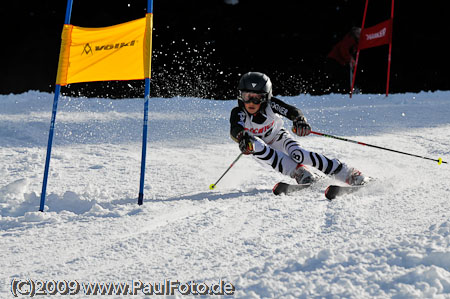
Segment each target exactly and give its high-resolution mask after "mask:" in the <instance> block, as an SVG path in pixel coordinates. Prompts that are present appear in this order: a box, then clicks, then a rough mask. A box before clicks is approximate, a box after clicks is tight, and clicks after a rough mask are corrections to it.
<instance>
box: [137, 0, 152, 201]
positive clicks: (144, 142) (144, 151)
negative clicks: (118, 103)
mask: <svg viewBox="0 0 450 299" xmlns="http://www.w3.org/2000/svg"><path fill="white" fill-rule="evenodd" d="M147 13H153V0H148V1H147ZM150 34H151V33H150ZM150 51H151V49H150ZM150 59H151V53H150ZM149 77H150V74H149ZM149 98H150V78H145V92H144V125H143V129H142V157H141V178H140V182H139V196H138V205H142V204H143V203H144V181H145V161H146V156H147V131H148V101H149Z"/></svg>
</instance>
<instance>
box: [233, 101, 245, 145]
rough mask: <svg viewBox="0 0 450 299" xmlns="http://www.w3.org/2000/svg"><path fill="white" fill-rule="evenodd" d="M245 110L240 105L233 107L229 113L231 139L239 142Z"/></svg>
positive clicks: (242, 130)
mask: <svg viewBox="0 0 450 299" xmlns="http://www.w3.org/2000/svg"><path fill="white" fill-rule="evenodd" d="M245 117H246V115H245V112H244V111H242V109H241V108H240V107H234V108H233V110H231V115H230V135H231V139H233V140H234V141H236V142H239V139H240V138H239V137H240V136H241V135H242V134H243V133H244V123H245Z"/></svg>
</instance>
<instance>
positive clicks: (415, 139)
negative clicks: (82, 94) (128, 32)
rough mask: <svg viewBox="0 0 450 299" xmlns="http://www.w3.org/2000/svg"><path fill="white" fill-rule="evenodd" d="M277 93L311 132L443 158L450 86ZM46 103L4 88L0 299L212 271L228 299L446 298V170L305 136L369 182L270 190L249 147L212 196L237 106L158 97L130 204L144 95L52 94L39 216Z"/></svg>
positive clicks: (226, 161) (274, 178)
mask: <svg viewBox="0 0 450 299" xmlns="http://www.w3.org/2000/svg"><path fill="white" fill-rule="evenodd" d="M282 99H283V100H286V101H287V102H289V103H291V104H295V105H296V106H297V107H299V108H301V109H302V110H303V111H304V113H305V115H306V116H307V118H308V120H309V121H310V123H311V124H312V126H313V129H314V130H316V131H319V132H324V133H329V134H334V135H338V136H345V137H347V138H351V139H355V140H360V141H363V142H366V143H371V144H376V145H379V146H384V147H388V148H392V149H397V150H400V151H406V152H410V153H414V154H418V155H423V156H427V157H431V158H433V159H437V158H439V157H442V159H443V160H444V161H448V160H449V158H450V150H449V148H450V116H449V115H450V92H434V93H431V92H421V93H418V94H394V95H390V96H389V97H388V98H386V97H384V96H381V95H355V96H354V97H353V99H349V98H348V97H346V96H341V95H328V96H309V95H303V96H298V97H282ZM52 101H53V95H51V94H47V93H38V92H28V93H24V94H21V95H8V96H0V159H1V161H2V162H1V163H0V234H1V238H0V280H1V285H0V297H1V298H12V297H13V295H12V293H11V282H12V281H14V280H25V279H32V280H36V281H49V280H56V281H61V280H66V281H75V280H76V281H77V282H80V283H83V282H130V283H131V282H133V281H138V280H141V281H143V282H151V283H158V282H164V281H165V280H171V281H176V280H178V281H180V282H185V283H187V282H190V281H195V282H197V283H201V282H205V283H208V284H211V283H217V282H219V281H221V280H223V281H226V282H229V283H231V284H233V285H234V287H235V297H238V298H244V297H245V298H263V297H272V298H314V297H325V298H450V249H449V248H450V246H449V245H450V212H449V210H450V201H449V195H448V194H449V191H450V187H449V184H448V183H449V181H450V168H449V166H448V164H443V165H440V166H439V165H437V163H435V162H432V161H427V160H423V159H418V158H413V157H408V156H404V155H400V154H396V153H391V152H386V151H381V150H378V149H373V148H368V147H364V146H360V145H355V144H351V143H347V142H342V141H338V140H332V139H328V138H323V137H319V136H308V137H303V138H299V140H300V142H301V143H302V144H303V145H304V147H305V148H307V149H310V150H313V151H317V152H321V153H324V154H326V155H327V156H329V157H337V158H339V159H340V160H341V161H345V162H347V163H348V164H351V165H353V166H355V167H357V168H359V169H360V170H361V171H363V172H364V173H366V174H368V175H370V176H372V177H375V178H377V180H376V181H375V182H374V183H373V184H372V185H371V186H368V187H367V188H366V189H364V190H362V191H361V192H359V193H356V194H352V195H347V196H345V197H342V198H339V199H336V200H334V201H332V202H329V201H327V200H325V199H324V196H323V191H324V189H325V187H326V186H327V184H329V183H331V182H332V180H331V179H328V178H325V179H323V180H322V181H321V182H319V183H318V184H317V185H316V186H313V187H312V188H310V189H309V190H304V192H300V193H298V194H295V195H292V196H279V197H276V196H274V195H272V193H271V189H272V187H273V185H274V184H275V183H276V182H278V181H280V180H283V181H286V182H293V180H292V179H290V178H286V177H282V176H281V175H280V174H278V173H275V172H273V171H271V170H268V169H266V168H265V167H264V166H262V165H260V164H258V163H257V162H255V161H254V160H252V158H251V157H248V156H245V157H243V158H242V159H240V160H239V161H238V163H236V165H235V166H234V167H233V168H232V169H231V170H230V172H229V173H228V174H227V175H226V176H225V177H224V178H223V180H222V181H221V182H220V183H219V184H218V185H217V188H216V189H215V190H214V191H210V190H209V189H208V186H209V185H210V184H211V183H214V182H215V181H216V180H217V179H218V178H219V177H220V175H221V174H222V173H223V171H225V169H226V168H227V167H228V166H229V165H230V163H231V162H232V161H233V160H234V159H235V158H236V156H237V155H238V154H239V150H238V147H237V146H236V144H235V143H234V142H233V141H232V140H231V139H230V138H229V137H228V117H229V112H230V110H231V109H232V107H234V105H235V104H236V103H235V101H212V100H201V99H192V98H172V99H159V98H155V99H151V101H150V111H149V136H148V140H149V143H148V155H147V172H146V174H147V175H146V184H145V186H146V187H145V200H144V205H143V206H138V205H137V204H136V203H137V194H138V187H139V171H140V156H141V135H142V118H143V113H142V110H143V100H142V99H127V100H109V99H86V98H83V99H80V98H67V97H63V98H61V99H60V102H59V108H58V114H57V118H56V128H55V138H54V147H53V152H52V160H51V167H50V175H49V183H48V188H47V201H46V211H45V212H44V213H41V212H38V209H39V201H40V192H41V187H42V177H43V171H44V162H45V153H46V145H47V137H48V128H49V125H50V116H51V107H52ZM286 125H287V126H288V125H289V123H288V122H286ZM25 293H26V292H25ZM84 296H85V295H84V294H83V292H82V290H80V292H79V293H78V295H76V296H71V297H78V298H83V297H84ZM94 297H95V296H94ZM177 297H186V296H181V295H179V294H178V295H177ZM196 297H198V296H196ZM108 298H123V296H122V295H117V296H108Z"/></svg>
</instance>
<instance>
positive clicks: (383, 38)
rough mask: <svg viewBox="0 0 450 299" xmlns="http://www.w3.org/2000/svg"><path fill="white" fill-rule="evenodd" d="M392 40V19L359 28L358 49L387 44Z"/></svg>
mask: <svg viewBox="0 0 450 299" xmlns="http://www.w3.org/2000/svg"><path fill="white" fill-rule="evenodd" d="M391 40H392V19H389V20H386V21H384V22H381V23H379V24H377V25H375V26H372V27H369V28H364V29H362V30H361V37H360V39H359V44H358V49H360V50H362V49H367V48H373V47H378V46H382V45H387V44H389V43H390V42H391Z"/></svg>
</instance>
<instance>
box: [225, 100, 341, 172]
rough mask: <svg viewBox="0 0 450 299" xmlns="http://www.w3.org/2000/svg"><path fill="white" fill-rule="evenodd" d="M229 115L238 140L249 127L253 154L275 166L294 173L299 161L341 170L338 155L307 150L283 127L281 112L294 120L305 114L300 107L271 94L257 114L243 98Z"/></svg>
mask: <svg viewBox="0 0 450 299" xmlns="http://www.w3.org/2000/svg"><path fill="white" fill-rule="evenodd" d="M238 103H239V106H237V107H235V108H233V110H232V111H231V116H230V124H231V129H230V134H231V137H232V139H233V140H234V141H237V142H238V135H239V134H242V132H243V131H244V130H245V131H248V132H250V133H251V134H252V135H253V136H254V137H256V138H255V142H254V150H255V152H254V153H253V156H254V157H255V158H257V159H258V160H259V161H261V162H263V163H265V164H268V165H270V166H271V167H272V168H273V169H275V170H277V171H279V172H281V173H283V174H284V175H288V176H291V177H293V175H294V172H295V169H296V168H297V166H298V165H299V164H303V165H309V166H312V167H315V168H317V169H318V170H320V171H322V172H323V173H325V174H327V175H331V174H334V173H336V172H339V170H340V169H341V167H342V165H341V162H339V160H337V159H329V158H327V157H325V156H324V155H322V154H318V153H314V152H310V151H307V150H305V149H304V148H302V147H301V146H300V143H298V141H297V140H295V139H294V137H293V136H292V135H291V134H290V133H289V131H287V130H286V129H285V128H284V127H283V119H282V116H284V117H286V118H288V119H290V120H294V119H295V118H297V117H299V116H303V113H302V111H301V110H300V109H298V108H296V107H294V106H292V105H289V104H286V103H284V102H283V101H281V100H280V99H277V98H274V97H272V98H271V100H270V101H269V102H265V103H263V104H261V108H260V110H259V111H258V112H257V113H256V114H249V113H248V112H247V111H246V109H245V108H244V105H243V103H242V102H241V101H238Z"/></svg>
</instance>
